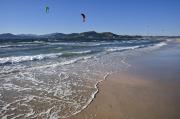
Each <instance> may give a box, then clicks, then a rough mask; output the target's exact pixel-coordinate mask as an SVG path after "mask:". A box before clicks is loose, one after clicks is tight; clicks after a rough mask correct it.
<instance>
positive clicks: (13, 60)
mask: <svg viewBox="0 0 180 119" xmlns="http://www.w3.org/2000/svg"><path fill="white" fill-rule="evenodd" d="M61 55H62V53H51V54H39V55H31V56H12V57H3V58H0V64H5V63H19V62H25V61H33V60H42V59H45V58H56V57H59V56H61Z"/></svg>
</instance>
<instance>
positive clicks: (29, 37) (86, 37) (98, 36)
mask: <svg viewBox="0 0 180 119" xmlns="http://www.w3.org/2000/svg"><path fill="white" fill-rule="evenodd" d="M141 38H143V37H142V36H129V35H117V34H114V33H111V32H102V33H97V32H95V31H89V32H83V33H71V34H63V33H52V34H45V35H34V34H19V35H14V34H11V33H4V34H0V42H7V41H11V42H13V41H97V40H122V39H123V40H125V39H141Z"/></svg>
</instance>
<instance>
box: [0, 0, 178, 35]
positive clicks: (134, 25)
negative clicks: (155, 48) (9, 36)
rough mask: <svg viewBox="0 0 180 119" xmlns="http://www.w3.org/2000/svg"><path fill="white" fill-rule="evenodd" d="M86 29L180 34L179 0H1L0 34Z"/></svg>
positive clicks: (124, 32)
mask: <svg viewBox="0 0 180 119" xmlns="http://www.w3.org/2000/svg"><path fill="white" fill-rule="evenodd" d="M46 6H49V7H50V11H49V13H48V14H47V13H46V12H45V7H46ZM81 13H84V14H86V15H87V17H88V19H87V22H86V23H83V22H82V17H81V15H80V14H81ZM86 31H97V32H113V33H116V34H120V35H180V0H0V33H13V34H49V33H55V32H59V33H79V32H86Z"/></svg>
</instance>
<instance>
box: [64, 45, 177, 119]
mask: <svg viewBox="0 0 180 119" xmlns="http://www.w3.org/2000/svg"><path fill="white" fill-rule="evenodd" d="M168 47H169V46H168ZM160 51H164V49H161V50H160ZM155 52H157V51H155ZM161 54H162V52H161ZM145 55H147V57H146V58H142V59H141V60H139V59H140V58H136V59H133V60H132V61H130V64H133V66H135V67H133V68H132V69H129V70H128V71H125V72H120V73H119V74H118V73H112V74H111V75H108V76H107V77H106V78H107V79H106V80H103V81H100V82H99V83H98V84H97V88H98V92H97V93H96V94H95V97H94V99H93V100H92V101H91V103H90V104H89V105H88V106H87V107H86V108H85V109H84V110H82V112H80V113H78V114H76V115H74V116H71V117H69V118H67V119H102V118H103V119H119V118H122V119H123V118H126V119H131V118H134V119H144V118H147V119H162V118H164V119H166V118H167V119H169V118H168V117H171V118H172V117H173V119H179V118H180V115H179V114H178V112H177V109H180V106H179V107H178V105H177V107H176V106H175V104H174V102H173V101H175V102H176V103H177V104H180V102H179V101H178V100H177V99H180V97H178V91H180V86H178V83H179V82H180V81H179V80H178V79H177V78H178V76H179V75H178V74H177V73H178V72H175V73H176V74H177V76H176V77H174V78H175V80H176V79H177V81H175V82H173V81H174V80H172V81H167V80H166V81H163V80H161V79H162V78H164V77H163V76H157V77H156V76H155V77H153V76H152V77H151V76H149V75H147V72H148V71H150V70H152V69H153V68H152V69H148V68H149V67H147V65H148V64H151V63H152V62H153V60H154V59H153V60H152V62H151V63H148V60H147V58H150V57H151V58H153V57H154V56H155V57H156V56H157V57H162V56H161V55H159V54H158V53H155V55H154V53H152V54H151V53H150V54H145ZM167 55H169V54H167ZM157 57H156V58H155V61H156V62H157V63H158V62H159V63H160V62H161V61H160V60H159V59H158V58H157ZM177 59H180V57H178V56H177ZM142 60H144V63H143V65H142V66H141V63H139V62H138V61H142ZM165 62H166V61H165ZM165 62H164V63H165ZM176 63H177V65H179V63H178V62H176ZM165 65H167V64H165ZM177 65H174V66H177ZM137 67H138V68H137ZM139 67H140V68H139ZM142 67H143V68H144V69H145V70H146V71H142V70H141V68H142ZM158 67H159V68H161V70H163V69H162V67H160V65H158ZM168 67H169V66H168ZM143 68H142V69H143ZM170 68H172V67H170ZM144 69H143V70H144ZM156 71H157V72H159V73H161V71H158V70H156ZM144 72H145V74H144ZM162 72H163V71H162ZM164 72H165V73H166V71H164ZM154 74H155V73H154ZM157 78H158V79H160V80H156V79H157ZM101 82H102V83H101ZM132 82H133V83H132ZM177 82H178V83H177ZM176 83H177V84H176ZM117 84H119V85H121V87H119V85H117ZM157 84H158V85H157ZM141 88H142V89H143V90H144V91H142V90H139V89H141ZM164 91H166V92H168V95H169V96H171V97H168V96H166V94H165V93H164ZM125 92H126V93H127V94H126V93H125ZM132 92H135V93H139V97H138V98H139V99H140V100H142V102H141V103H142V104H143V105H144V106H143V105H142V104H141V103H140V102H138V100H137V99H136V98H135V97H136V96H135V95H134V94H133V93H132ZM121 93H122V94H121ZM128 93H129V94H128ZM141 94H142V96H141ZM122 95H123V96H122ZM143 95H144V96H143ZM149 95H151V96H150V97H149ZM130 97H131V98H130ZM162 97H164V98H162ZM122 98H123V99H122ZM176 98H177V99H176ZM117 99H118V100H117ZM104 100H107V101H104ZM126 100H128V101H129V103H131V104H128V103H127V102H126ZM143 101H144V102H143ZM119 103H120V104H119ZM149 103H151V104H149ZM171 103H172V104H171ZM156 105H160V107H161V108H159V107H157V106H156ZM164 105H165V106H164ZM120 107H121V108H120ZM168 107H169V108H170V109H168ZM138 109H139V110H138ZM158 109H159V110H162V111H161V112H160V111H158ZM125 110H126V111H125ZM144 110H145V111H144ZM154 110H156V111H157V112H155V111H154ZM171 110H174V111H171ZM135 112H136V113H138V114H141V113H142V115H141V116H139V115H138V114H136V113H135ZM168 113H169V114H168Z"/></svg>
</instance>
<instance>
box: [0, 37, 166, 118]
mask: <svg viewBox="0 0 180 119" xmlns="http://www.w3.org/2000/svg"><path fill="white" fill-rule="evenodd" d="M166 42H167V41H165V40H157V39H153V38H152V39H141V40H136V39H134V40H132V39H131V40H128V39H125V40H119V41H116V40H114V41H93V42H77V41H76V42H61V41H55V42H51V41H48V42H43V41H33V42H7V43H6V42H3V43H1V44H0V118H1V119H25V118H26V119H35V118H39V119H41V118H42V119H59V118H67V117H70V116H72V115H75V114H77V113H80V112H81V111H82V110H83V109H85V108H86V107H87V106H88V105H89V104H90V103H91V102H92V101H93V100H94V98H95V96H96V94H97V93H98V91H99V90H98V87H97V85H98V84H99V83H100V82H102V81H104V80H106V78H107V77H108V75H110V74H111V73H114V72H120V71H123V70H126V69H127V68H129V67H131V64H129V63H128V59H131V58H133V57H139V56H141V55H142V54H144V53H149V52H152V51H155V50H157V49H159V48H160V47H163V46H165V45H166Z"/></svg>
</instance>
